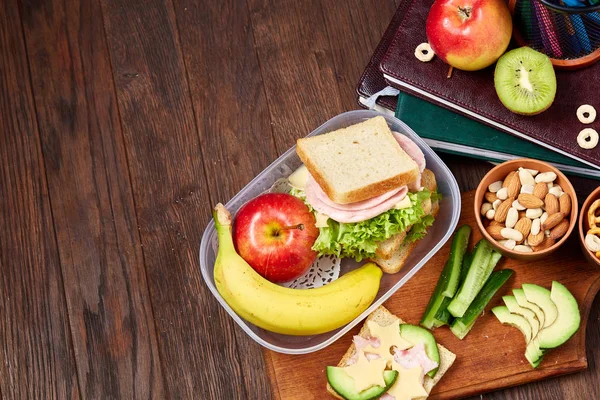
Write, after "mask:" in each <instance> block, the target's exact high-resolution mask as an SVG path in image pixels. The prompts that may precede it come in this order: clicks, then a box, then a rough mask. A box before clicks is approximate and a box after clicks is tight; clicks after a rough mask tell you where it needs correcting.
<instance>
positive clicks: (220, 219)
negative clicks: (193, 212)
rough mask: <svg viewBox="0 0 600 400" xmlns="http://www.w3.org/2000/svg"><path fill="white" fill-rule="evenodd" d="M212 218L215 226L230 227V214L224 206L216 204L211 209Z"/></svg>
mask: <svg viewBox="0 0 600 400" xmlns="http://www.w3.org/2000/svg"><path fill="white" fill-rule="evenodd" d="M213 218H214V220H215V224H217V225H221V226H229V225H231V214H230V213H229V211H228V210H227V209H226V208H225V206H224V205H223V204H221V203H219V204H217V205H216V206H215V208H214V209H213Z"/></svg>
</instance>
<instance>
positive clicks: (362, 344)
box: [348, 335, 380, 365]
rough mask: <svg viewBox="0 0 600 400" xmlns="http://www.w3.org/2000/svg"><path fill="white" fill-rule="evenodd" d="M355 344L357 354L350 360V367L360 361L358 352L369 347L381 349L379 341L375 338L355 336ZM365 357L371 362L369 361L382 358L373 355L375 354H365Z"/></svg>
mask: <svg viewBox="0 0 600 400" xmlns="http://www.w3.org/2000/svg"><path fill="white" fill-rule="evenodd" d="M353 342H354V347H356V352H355V353H354V355H353V356H352V358H350V359H349V360H348V365H352V364H354V363H356V362H357V361H358V350H364V349H366V348H367V347H369V346H372V347H375V348H377V347H379V339H378V338H374V337H370V338H368V339H365V338H364V337H362V336H358V335H355V336H354V340H353ZM365 357H367V360H369V361H371V360H376V359H378V358H380V356H379V354H373V353H365Z"/></svg>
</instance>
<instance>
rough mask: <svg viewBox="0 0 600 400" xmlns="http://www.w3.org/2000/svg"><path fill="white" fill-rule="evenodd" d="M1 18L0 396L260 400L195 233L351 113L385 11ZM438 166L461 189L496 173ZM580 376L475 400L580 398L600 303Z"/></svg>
mask: <svg viewBox="0 0 600 400" xmlns="http://www.w3.org/2000/svg"><path fill="white" fill-rule="evenodd" d="M1 7H2V8H1V9H2V12H0V165H1V167H0V269H1V270H0V344H1V350H0V394H1V396H2V398H7V399H13V398H15V399H25V398H28V399H53V398H54V399H66V398H86V399H88V398H89V399H100V398H114V399H133V398H157V399H162V398H173V399H180V398H190V399H192V398H194V399H268V398H270V396H271V388H270V386H269V383H268V378H267V373H266V371H265V363H264V360H263V355H262V350H261V348H260V347H259V346H258V345H257V344H255V343H253V342H252V340H251V339H249V338H248V337H246V335H245V334H244V333H243V332H242V331H241V329H239V328H237V326H236V325H235V324H234V323H233V321H232V320H231V318H229V317H228V315H227V314H226V313H225V312H224V311H223V310H222V309H221V308H220V306H219V305H218V304H217V302H216V301H215V300H214V299H213V297H212V296H211V294H210V293H209V291H208V289H207V287H206V286H205V285H204V283H203V281H202V278H201V275H200V270H199V263H198V247H199V243H200V237H201V235H202V232H203V230H204V228H205V226H206V224H207V223H208V221H209V218H210V213H209V211H210V209H211V206H212V205H213V204H214V203H216V202H218V201H227V200H229V199H230V198H231V197H232V196H233V195H234V194H235V193H236V192H237V191H238V190H240V189H241V188H242V187H243V186H244V185H246V183H248V182H249V181H250V180H251V179H252V177H254V176H255V175H256V174H257V173H258V172H260V171H261V170H262V169H263V168H265V167H266V166H267V165H268V164H269V163H270V162H271V161H273V160H274V159H275V158H276V157H277V156H278V155H279V154H281V153H282V152H284V151H285V150H286V149H288V148H289V147H290V146H291V145H292V144H293V143H294V141H295V139H296V138H298V137H302V136H304V135H306V134H307V133H308V132H310V131H311V130H312V129H314V128H315V127H317V126H318V125H320V124H321V123H322V122H324V121H326V120H327V119H329V118H331V117H332V116H334V115H336V114H338V113H340V112H343V111H346V110H352V109H356V108H357V105H356V100H355V92H354V87H355V84H356V82H357V81H358V78H359V76H360V73H361V72H362V69H363V67H364V66H365V65H366V63H367V61H368V58H369V56H370V54H371V52H372V51H373V49H374V48H375V46H376V44H377V42H378V40H379V38H380V36H381V35H382V33H383V31H384V29H385V27H386V26H387V23H388V22H389V20H390V19H391V17H392V15H393V13H394V10H395V7H396V4H395V3H394V1H391V0H348V1H343V2H341V1H333V0H329V1H328V0H323V1H318V0H294V1H290V0H285V1H284V0H280V1H274V0H247V1H200V2H198V1H193V0H174V1H166V2H161V1H158V0H105V1H101V0H87V1H81V2H80V1H77V0H63V1H59V0H44V1H42V0H23V1H21V2H16V1H11V0H2V1H1ZM445 160H446V161H447V162H448V163H449V165H450V166H451V168H452V170H453V172H454V173H455V175H456V177H457V179H458V181H459V183H460V185H461V188H462V189H464V190H469V189H473V188H475V186H476V184H477V182H478V180H479V179H480V178H481V177H482V176H483V174H484V173H485V171H486V170H487V169H488V168H489V167H488V165H487V164H485V163H482V162H477V161H473V160H469V159H464V158H459V157H445ZM588 361H589V369H588V370H587V371H586V372H584V373H580V374H577V375H572V376H567V377H563V378H559V379H553V380H551V381H546V382H542V383H535V384H531V385H528V386H524V387H519V388H513V389H509V390H506V391H503V392H497V393H492V394H488V395H485V396H484V397H485V398H494V399H522V398H532V399H533V398H564V399H567V398H568V399H581V398H587V397H589V393H592V391H591V389H590V388H592V387H598V385H600V302H599V301H598V299H597V300H596V303H595V305H594V308H593V310H592V313H591V315H590V323H589V325H588ZM484 367H485V366H482V368H484ZM298 389H299V390H302V382H298ZM586 393H587V394H588V395H587V396H586Z"/></svg>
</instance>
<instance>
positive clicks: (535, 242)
mask: <svg viewBox="0 0 600 400" xmlns="http://www.w3.org/2000/svg"><path fill="white" fill-rule="evenodd" d="M544 239H545V235H544V232H542V231H539V232H538V234H537V235H534V234H533V233H530V234H529V236H527V242H528V243H529V245H530V246H532V247H534V248H535V247H536V246H539V245H540V244H541V243H542V242H543V241H544Z"/></svg>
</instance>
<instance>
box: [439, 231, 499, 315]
mask: <svg viewBox="0 0 600 400" xmlns="http://www.w3.org/2000/svg"><path fill="white" fill-rule="evenodd" d="M501 257H502V255H501V254H500V253H497V252H495V251H493V250H492V246H491V245H490V243H489V242H488V241H487V240H483V239H482V240H481V241H480V243H478V246H477V248H476V249H475V250H474V252H473V260H472V261H471V265H470V266H469V271H468V272H467V276H466V277H465V281H464V282H463V283H462V285H461V286H460V288H459V289H458V293H457V294H456V296H455V297H454V298H453V299H452V301H451V302H450V304H449V305H448V311H450V314H452V315H453V316H454V317H456V318H460V317H462V316H463V315H464V313H465V311H467V308H469V306H470V305H471V303H472V302H473V300H474V299H475V296H477V293H479V291H480V290H481V288H482V287H483V285H484V284H485V281H486V280H487V279H488V278H489V276H490V274H491V273H492V271H493V270H494V267H495V266H496V263H497V262H498V260H500V258H501Z"/></svg>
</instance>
